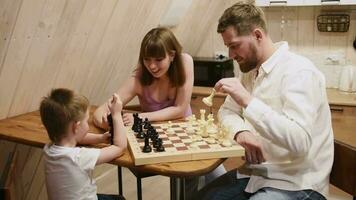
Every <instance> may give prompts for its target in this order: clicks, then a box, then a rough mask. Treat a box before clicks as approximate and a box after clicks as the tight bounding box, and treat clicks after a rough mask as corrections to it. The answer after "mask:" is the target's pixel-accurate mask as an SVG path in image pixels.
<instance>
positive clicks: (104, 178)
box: [94, 164, 352, 200]
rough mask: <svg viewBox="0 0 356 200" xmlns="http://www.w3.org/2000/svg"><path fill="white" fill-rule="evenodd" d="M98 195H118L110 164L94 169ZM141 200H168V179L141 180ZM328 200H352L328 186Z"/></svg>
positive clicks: (128, 178) (128, 181)
mask: <svg viewBox="0 0 356 200" xmlns="http://www.w3.org/2000/svg"><path fill="white" fill-rule="evenodd" d="M122 172H123V177H122V178H123V182H124V186H123V191H124V196H125V198H126V199H127V200H134V199H137V196H136V178H135V176H134V175H133V174H132V173H131V172H130V171H129V170H128V169H126V168H122ZM94 176H95V177H96V178H95V179H96V183H97V186H98V193H105V194H118V187H117V167H116V166H114V165H110V164H103V165H100V166H98V167H96V169H95V171H94ZM142 197H143V200H166V199H169V178H168V177H164V176H153V177H147V178H144V179H142ZM328 199H329V200H352V197H351V195H349V194H347V193H345V192H343V191H341V190H339V189H337V188H335V187H334V186H332V185H330V197H329V198H328Z"/></svg>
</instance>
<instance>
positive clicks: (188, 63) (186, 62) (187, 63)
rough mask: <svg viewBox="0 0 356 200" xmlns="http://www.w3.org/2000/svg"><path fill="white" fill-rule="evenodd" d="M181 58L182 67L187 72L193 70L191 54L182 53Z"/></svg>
mask: <svg viewBox="0 0 356 200" xmlns="http://www.w3.org/2000/svg"><path fill="white" fill-rule="evenodd" d="M181 58H182V63H183V66H184V68H185V69H186V70H187V72H188V73H190V71H191V70H193V66H194V64H193V58H192V56H191V55H189V54H187V53H182V54H181Z"/></svg>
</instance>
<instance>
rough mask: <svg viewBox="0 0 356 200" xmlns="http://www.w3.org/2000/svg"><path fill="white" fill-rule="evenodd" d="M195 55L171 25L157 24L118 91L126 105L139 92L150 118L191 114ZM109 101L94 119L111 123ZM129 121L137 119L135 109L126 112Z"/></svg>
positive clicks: (144, 112)
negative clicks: (107, 120)
mask: <svg viewBox="0 0 356 200" xmlns="http://www.w3.org/2000/svg"><path fill="white" fill-rule="evenodd" d="M193 73H194V71H193V59H192V57H191V56H190V55H188V54H186V53H182V47H181V45H180V44H179V42H178V41H177V39H176V37H175V36H174V34H173V33H172V32H171V31H170V30H169V29H167V28H154V29H152V30H151V31H149V32H148V33H147V34H146V36H145V37H144V38H143V40H142V43H141V49H140V56H139V62H138V65H137V67H136V69H135V71H134V73H133V75H132V76H131V77H130V78H129V79H128V80H127V81H126V82H125V85H123V86H122V87H121V88H120V89H119V91H118V92H117V93H118V94H119V96H120V97H121V99H122V103H123V105H126V104H127V103H128V102H129V101H131V100H132V99H133V98H134V97H135V96H138V99H139V101H140V105H141V110H142V113H140V114H139V117H140V118H142V119H145V118H148V120H149V121H163V120H171V119H177V118H183V117H186V116H189V115H191V113H192V112H191V108H190V98H191V94H192V89H193V77H194V74H193ZM107 113H109V110H108V108H107V105H106V103H105V104H103V105H101V106H100V107H98V109H97V110H96V111H95V113H94V123H95V124H96V125H97V126H99V127H102V128H106V127H107V122H106V115H107ZM123 121H124V124H125V125H131V124H132V123H133V116H132V114H131V113H125V114H124V115H123Z"/></svg>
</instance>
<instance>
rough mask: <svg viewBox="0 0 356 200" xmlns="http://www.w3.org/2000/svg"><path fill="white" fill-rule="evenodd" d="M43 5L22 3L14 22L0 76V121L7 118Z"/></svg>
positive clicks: (40, 2) (37, 1)
mask: <svg viewBox="0 0 356 200" xmlns="http://www.w3.org/2000/svg"><path fill="white" fill-rule="evenodd" d="M43 5H44V0H33V1H24V2H23V3H22V4H21V8H20V11H19V15H18V17H17V20H16V22H14V23H15V24H16V26H15V27H14V31H13V34H12V35H11V37H10V38H9V39H10V40H11V41H10V44H9V47H8V49H7V53H6V57H5V60H4V63H3V64H2V65H3V66H2V68H3V69H2V71H1V74H0V87H1V90H0V96H1V98H0V119H1V118H4V117H6V116H7V114H8V112H9V109H10V106H11V104H12V102H13V100H14V93H15V91H16V89H17V85H18V81H19V78H20V77H21V74H22V71H23V66H24V63H25V61H26V57H27V53H28V50H29V48H30V45H31V41H32V35H33V34H34V32H35V29H36V26H37V22H38V18H39V15H40V13H41V10H42V8H43Z"/></svg>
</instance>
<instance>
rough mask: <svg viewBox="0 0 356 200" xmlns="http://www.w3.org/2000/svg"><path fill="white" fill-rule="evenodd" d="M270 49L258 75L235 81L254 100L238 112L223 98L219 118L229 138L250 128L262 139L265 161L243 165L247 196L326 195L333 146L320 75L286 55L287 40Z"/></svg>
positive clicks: (304, 61) (302, 61) (301, 60)
mask: <svg viewBox="0 0 356 200" xmlns="http://www.w3.org/2000/svg"><path fill="white" fill-rule="evenodd" d="M275 45H276V48H277V50H276V51H275V52H274V54H273V55H272V56H271V57H270V58H269V59H268V60H266V61H265V62H264V63H263V64H262V65H261V67H260V68H259V69H258V71H257V69H256V70H252V71H250V72H248V73H244V74H242V75H241V77H240V79H241V82H242V84H243V85H244V86H245V87H246V89H247V90H248V91H249V92H251V94H252V95H253V100H252V101H251V102H250V103H249V104H248V106H247V107H246V109H244V110H243V109H242V108H241V107H240V106H239V105H238V104H237V103H236V102H235V101H234V100H233V99H232V98H231V97H230V96H227V98H226V100H225V102H224V104H223V105H222V106H221V108H220V110H219V120H220V121H221V122H222V123H223V124H224V125H225V126H228V127H229V128H230V131H231V137H234V136H235V134H236V133H238V132H239V131H243V130H249V131H251V132H252V133H254V134H256V135H258V138H259V139H260V140H261V143H262V151H263V154H264V157H265V159H266V162H264V163H262V164H257V165H248V167H249V168H251V169H252V174H251V177H250V181H249V183H248V185H247V187H246V190H245V191H246V192H251V193H253V192H256V191H257V190H258V189H260V188H263V187H273V188H278V189H285V190H303V189H313V190H315V191H318V192H320V193H321V194H323V195H327V191H328V183H329V174H330V171H331V167H332V163H333V158H334V146H333V131H332V126H331V114H330V109H329V105H328V101H327V95H326V89H325V79H324V76H323V75H322V74H321V72H319V70H318V69H317V68H316V67H315V66H314V65H313V63H312V62H310V61H309V60H308V59H306V58H304V57H302V56H299V55H296V54H294V53H292V52H290V51H289V50H288V43H287V42H280V43H276V44H275ZM256 75H257V76H256ZM238 177H239V176H238Z"/></svg>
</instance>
